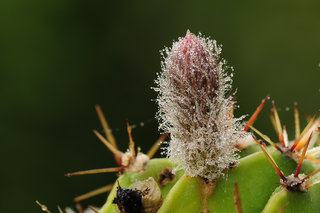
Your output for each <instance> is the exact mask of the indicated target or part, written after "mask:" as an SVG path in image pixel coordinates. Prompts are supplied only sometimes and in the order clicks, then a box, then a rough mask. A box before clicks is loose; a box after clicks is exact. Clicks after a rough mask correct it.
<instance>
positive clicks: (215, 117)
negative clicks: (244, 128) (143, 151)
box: [155, 31, 244, 180]
mask: <svg viewBox="0 0 320 213" xmlns="http://www.w3.org/2000/svg"><path fill="white" fill-rule="evenodd" d="M220 53H221V47H220V46H218V45H217V43H216V41H212V40H210V39H208V38H204V37H202V36H201V34H200V35H198V36H196V35H194V34H192V33H190V32H189V31H187V34H186V36H185V37H184V38H179V40H178V41H177V42H174V43H173V45H172V47H171V48H165V49H164V50H163V51H162V56H163V61H162V72H161V73H160V75H159V76H158V79H157V80H156V83H157V85H158V87H157V88H156V89H155V90H156V91H158V92H159V94H158V99H157V102H158V104H159V112H158V118H159V121H160V128H161V129H162V130H164V131H165V132H168V133H170V134H171V141H170V145H169V147H168V148H167V154H168V157H169V158H170V159H171V160H175V161H177V162H179V165H180V167H181V168H183V169H184V170H185V171H186V174H188V175H189V176H200V177H203V178H206V179H208V180H213V179H215V178H217V177H219V175H220V174H221V173H222V171H223V170H224V169H226V168H228V167H229V164H230V163H234V162H235V161H236V160H237V156H236V155H235V154H234V152H235V151H236V148H235V147H236V142H237V140H238V139H239V138H240V137H241V136H242V134H244V133H243V132H241V128H240V119H238V118H233V114H232V110H233V105H234V100H233V98H232V97H231V96H228V97H227V96H226V93H227V92H229V91H230V89H231V83H232V79H231V77H230V76H229V75H228V74H227V73H226V68H225V67H226V66H225V61H224V60H223V59H221V58H220Z"/></svg>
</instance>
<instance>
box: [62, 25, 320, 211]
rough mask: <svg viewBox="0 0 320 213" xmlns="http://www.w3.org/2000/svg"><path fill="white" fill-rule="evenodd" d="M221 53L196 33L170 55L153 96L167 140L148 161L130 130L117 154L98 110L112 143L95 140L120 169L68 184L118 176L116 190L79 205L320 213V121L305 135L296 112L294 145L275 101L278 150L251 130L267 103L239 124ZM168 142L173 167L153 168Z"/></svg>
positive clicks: (166, 161) (164, 162)
mask: <svg viewBox="0 0 320 213" xmlns="http://www.w3.org/2000/svg"><path fill="white" fill-rule="evenodd" d="M220 53H221V46H219V45H217V43H216V41H212V40H210V39H209V38H205V37H203V36H202V35H201V34H199V35H198V36H196V35H194V34H192V33H190V32H189V31H187V34H186V36H185V37H183V38H179V40H178V41H177V42H174V44H173V46H172V47H171V48H166V49H165V50H164V51H162V56H163V62H162V72H161V73H160V74H159V75H158V79H157V80H156V84H157V87H156V88H155V90H156V91H157V92H158V94H159V95H158V98H157V102H158V104H159V112H158V114H157V118H158V120H159V122H160V127H159V128H160V129H161V130H162V131H163V132H164V135H163V136H162V137H161V138H160V139H159V140H158V141H157V142H156V144H155V145H154V146H153V147H152V148H151V150H150V151H149V152H148V153H147V154H143V153H141V152H140V151H139V150H138V153H136V150H135V144H134V142H133V139H132V136H131V128H130V125H129V124H128V134H129V141H130V143H129V149H128V151H127V152H125V153H123V152H121V151H119V150H118V148H117V144H116V142H115V139H114V137H113V136H112V134H111V131H110V128H109V126H108V123H107V122H106V119H105V118H104V115H103V113H102V111H101V109H100V107H99V106H97V108H96V109H97V112H98V115H99V118H100V121H101V123H102V125H103V127H104V132H105V135H106V138H105V137H104V136H102V135H101V134H100V133H98V132H97V131H95V134H96V135H97V136H98V138H99V139H100V140H101V141H102V142H103V143H104V144H105V145H106V146H107V147H108V148H109V149H110V151H111V152H112V153H113V154H114V157H115V160H116V162H117V164H118V167H115V168H106V169H98V170H89V171H83V172H75V173H69V174H67V176H74V175H80V174H92V173H101V172H118V173H120V176H119V177H118V178H117V180H116V181H115V183H114V184H112V185H108V186H106V187H103V188H101V189H99V190H95V191H93V192H90V193H88V194H85V195H83V196H79V197H77V198H75V201H76V202H77V203H80V201H81V200H83V199H86V198H88V197H91V196H94V195H96V194H99V193H101V192H106V191H109V190H110V193H109V196H108V198H107V201H106V203H105V204H104V205H103V207H102V208H101V209H100V211H99V212H100V213H111V212H115V213H116V212H121V213H130V212H146V213H155V212H158V213H167V212H170V213H176V212H177V213H178V212H183V213H188V212H190V213H197V212H199V213H200V212H237V213H240V212H245V213H247V212H248V213H250V212H254V213H255V212H266V213H267V212H319V211H320V202H319V201H320V181H319V175H318V173H319V172H320V169H319V156H320V147H319V146H318V145H319V137H318V136H319V132H320V118H317V114H316V115H315V116H314V117H313V118H311V119H309V122H308V124H307V126H306V127H305V128H304V129H303V131H300V121H299V111H298V107H297V105H296V104H295V110H294V118H295V139H294V140H292V141H290V140H289V139H288V133H287V130H286V128H285V126H282V125H281V121H280V118H279V115H278V112H277V109H276V106H275V103H274V102H272V108H273V112H271V111H270V112H269V115H270V119H271V121H272V124H273V126H274V128H275V130H276V133H277V135H278V139H277V140H278V141H279V142H274V141H272V140H271V139H270V138H269V137H268V136H266V135H265V134H263V133H261V132H260V131H258V130H257V129H256V128H254V127H253V124H254V122H255V120H256V118H257V116H258V114H259V113H260V112H261V110H262V108H263V107H264V105H265V104H266V103H267V101H268V100H269V96H267V97H266V98H265V99H263V101H262V102H261V104H260V105H259V107H258V108H257V110H256V111H255V112H254V113H253V115H252V116H251V117H250V119H249V120H248V122H243V121H242V120H243V118H244V117H243V116H242V117H240V118H235V117H234V116H233V109H234V106H235V100H234V95H235V93H232V90H231V84H232V74H228V72H229V70H231V71H232V68H230V67H228V66H227V65H226V61H225V60H224V59H222V58H220ZM230 93H231V95H230ZM228 94H229V95H228ZM249 129H251V130H252V131H253V132H254V133H256V135H257V136H259V137H260V138H261V139H257V138H256V136H254V133H250V132H248V130H249ZM167 134H169V135H170V141H169V146H168V147H167V148H166V153H167V156H168V158H159V159H151V158H152V156H153V154H154V153H155V152H156V150H157V148H158V147H159V143H160V141H164V140H165V137H166V135H167ZM265 143H267V144H268V145H269V146H267V145H266V144H265ZM90 208H91V209H92V207H90ZM92 210H93V211H96V212H98V211H97V210H95V209H92Z"/></svg>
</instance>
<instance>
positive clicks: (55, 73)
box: [0, 0, 320, 212]
mask: <svg viewBox="0 0 320 213" xmlns="http://www.w3.org/2000/svg"><path fill="white" fill-rule="evenodd" d="M319 8H320V1H317V0H313V1H312V0H310V1H309V0H308V1H295V0H293V1H277V0H270V1H211V0H210V1H209V0H208V1H168V0H163V1H147V0H143V1H88V0H54V1H43V0H42V1H40V0H29V1H26V0H3V1H1V2H0V100H1V104H0V109H1V110H0V140H1V148H0V150H1V155H0V160H1V173H0V180H1V190H0V195H1V197H0V206H1V212H41V209H40V208H39V207H38V206H36V205H35V200H39V201H40V202H42V203H45V204H46V205H47V206H48V207H49V208H50V209H51V210H52V211H53V212H57V211H56V206H57V205H60V206H61V207H65V206H72V207H73V205H74V203H73V202H72V199H73V197H75V196H76V195H80V194H82V193H85V192H87V191H90V190H92V189H95V188H98V187H100V186H103V185H107V184H109V183H112V182H113V181H114V180H115V175H114V174H100V175H89V176H82V177H72V178H67V177H64V174H65V173H67V172H72V171H78V170H85V169H93V168H103V167H112V166H114V165H115V162H114V160H113V158H112V155H111V153H110V152H109V151H108V150H107V149H106V148H105V147H104V146H103V144H102V143H101V142H99V141H98V139H97V138H96V137H95V136H94V135H93V133H92V129H97V130H99V131H101V130H102V129H101V127H100V124H99V121H98V119H97V116H96V114H95V110H94V105H95V104H100V105H101V107H102V108H103V110H104V112H105V114H106V116H107V118H108V121H109V124H110V125H111V126H112V129H113V132H114V135H115V136H116V138H117V140H118V143H119V146H120V148H121V149H122V150H123V151H125V150H126V148H127V145H128V136H127V133H126V126H125V120H126V119H128V120H129V122H130V123H131V124H132V125H135V126H136V128H134V129H133V137H134V140H135V141H136V144H137V145H138V146H141V148H142V151H147V150H148V148H150V147H151V145H152V144H153V142H154V141H155V140H156V139H157V138H158V136H159V133H158V129H157V121H156V120H155V119H154V115H155V113H156V111H157V106H156V104H155V102H154V101H152V99H153V100H154V99H155V98H156V93H155V92H154V91H152V90H151V89H150V88H151V87H153V86H155V84H154V79H155V78H156V73H157V72H159V71H160V54H159V50H160V49H163V48H164V47H165V46H170V45H171V43H172V41H173V40H176V39H177V38H178V37H179V36H184V34H185V32H186V30H187V29H190V30H191V31H192V32H195V33H198V32H202V33H203V34H204V35H206V36H210V37H211V38H214V39H216V40H217V41H218V42H219V43H220V44H223V53H222V55H223V57H224V58H225V59H227V60H228V62H229V65H232V66H233V67H234V68H235V75H234V88H237V90H238V92H237V101H238V104H239V105H240V106H241V107H240V108H239V109H238V110H237V111H236V112H235V113H236V115H242V114H251V113H252V112H253V111H254V110H255V108H256V107H257V105H258V104H259V103H260V101H261V99H262V98H264V97H265V96H266V95H267V94H270V95H271V97H272V99H274V100H275V101H276V104H277V107H278V108H279V110H280V111H279V113H280V116H281V118H282V122H283V123H284V124H286V125H287V128H288V129H289V136H290V137H291V138H292V137H293V131H292V130H293V112H292V106H293V103H294V102H295V101H297V102H298V103H299V107H300V109H301V112H302V113H301V124H302V125H304V124H305V119H304V113H308V112H309V113H311V114H313V113H315V112H316V110H317V109H318V108H319V107H320V84H319V79H320V67H319V63H320V39H319V38H320V13H319ZM270 107H271V103H270V102H269V103H268V104H267V108H270ZM141 123H143V124H144V125H140V124H141ZM255 126H256V127H258V128H259V129H260V130H261V131H263V132H265V133H267V134H270V135H271V137H273V138H274V139H275V138H276V137H275V135H274V133H273V129H272V127H271V123H270V121H269V119H268V117H267V113H266V110H265V109H264V111H263V112H262V115H261V116H260V117H259V119H258V121H257V122H256V124H255ZM158 156H160V154H158ZM105 198H106V195H101V196H98V197H96V198H92V199H90V200H88V201H87V202H84V205H87V204H94V205H97V206H100V205H102V204H103V202H104V200H105Z"/></svg>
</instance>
